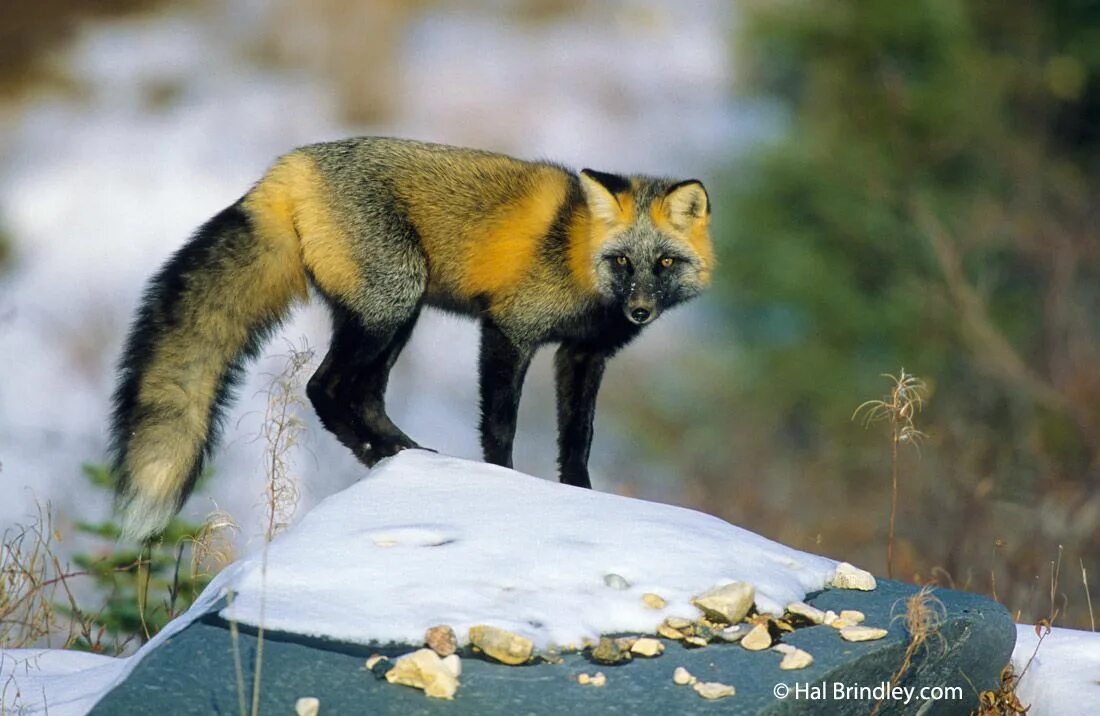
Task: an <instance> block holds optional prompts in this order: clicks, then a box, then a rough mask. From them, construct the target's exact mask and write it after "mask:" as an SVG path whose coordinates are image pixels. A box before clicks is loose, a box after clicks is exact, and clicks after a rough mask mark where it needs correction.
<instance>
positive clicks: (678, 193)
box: [664, 179, 710, 231]
mask: <svg viewBox="0 0 1100 716" xmlns="http://www.w3.org/2000/svg"><path fill="white" fill-rule="evenodd" d="M664 204H665V211H667V212H668V219H669V221H670V222H672V225H673V226H675V227H676V228H677V229H680V230H682V231H683V230H687V229H690V228H691V227H692V226H693V225H694V224H695V222H697V221H702V220H705V219H706V218H707V216H708V215H709V214H710V197H708V196H707V190H706V189H705V188H704V187H703V182H701V181H699V180H698V179H688V180H687V181H682V182H679V183H677V184H673V185H672V186H671V187H669V188H668V190H667V191H666V192H665V201H664Z"/></svg>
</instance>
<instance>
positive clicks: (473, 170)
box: [302, 138, 576, 302]
mask: <svg viewBox="0 0 1100 716" xmlns="http://www.w3.org/2000/svg"><path fill="white" fill-rule="evenodd" d="M302 152H303V153H304V154H305V155H306V156H309V157H310V158H311V159H312V160H313V161H314V162H316V165H317V167H318V169H319V174H320V177H321V180H322V181H324V182H325V184H327V187H326V192H325V193H326V194H329V195H330V196H332V197H335V198H336V201H335V203H338V204H340V205H341V206H342V208H341V209H340V213H341V214H344V215H345V220H347V222H348V223H349V225H351V226H357V225H361V226H362V228H363V229H364V230H367V229H368V227H367V226H366V225H367V224H369V223H370V222H371V220H372V215H375V214H376V213H377V212H388V211H399V212H401V213H403V215H404V216H405V217H407V220H408V221H409V223H410V224H411V226H412V227H413V228H414V229H415V232H416V235H417V237H418V239H419V241H420V242H421V244H422V246H423V249H424V252H425V253H426V255H427V257H428V265H429V272H430V275H429V294H430V295H431V294H435V295H446V296H449V297H450V298H453V299H454V300H456V301H459V302H462V301H469V300H473V299H474V298H476V297H492V296H501V295H506V294H508V293H509V292H511V291H514V290H516V289H517V288H518V286H519V285H520V284H521V283H522V282H523V281H524V279H525V278H527V277H529V275H530V272H531V270H532V269H533V267H534V265H535V263H536V259H537V255H538V252H539V249H540V244H541V242H542V240H543V239H544V238H545V237H546V236H547V235H548V234H549V233H550V230H551V227H552V226H553V225H554V223H555V221H559V220H561V218H562V214H563V208H564V207H566V205H567V203H568V201H569V200H570V198H573V197H574V195H575V194H576V189H575V184H576V180H575V178H574V176H573V175H572V174H571V173H570V172H569V171H567V170H566V169H564V168H562V167H560V166H558V165H555V164H550V163H545V162H531V161H522V160H519V159H514V158H512V157H508V156H505V155H502V154H495V153H492V152H485V151H479V150H473V149H461V148H457V147H449V146H445V145H439V144H428V143H423V142H415V141H409V140H399V139H387V138H357V139H350V140H345V141H340V142H333V143H327V144H319V145H313V146H310V147H306V148H304V149H303V150H302ZM334 208H335V207H334Z"/></svg>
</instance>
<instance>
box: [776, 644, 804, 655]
mask: <svg viewBox="0 0 1100 716" xmlns="http://www.w3.org/2000/svg"><path fill="white" fill-rule="evenodd" d="M797 648H798V647H796V646H793V645H791V644H784V643H783V642H779V643H778V644H776V645H775V646H773V647H772V651H777V652H779V653H780V654H790V653H791V652H793V651H795V650H797Z"/></svg>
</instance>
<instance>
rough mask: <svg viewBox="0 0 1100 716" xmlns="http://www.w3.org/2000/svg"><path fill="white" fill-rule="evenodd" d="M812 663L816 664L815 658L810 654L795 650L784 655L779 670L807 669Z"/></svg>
mask: <svg viewBox="0 0 1100 716" xmlns="http://www.w3.org/2000/svg"><path fill="white" fill-rule="evenodd" d="M812 663H814V658H813V657H812V656H810V653H809V652H806V651H802V650H801V649H794V650H792V651H789V652H787V653H786V654H784V655H783V661H781V662H779V668H780V669H786V670H788V671H789V670H792V669H805V668H806V667H807V666H809V665H810V664H812Z"/></svg>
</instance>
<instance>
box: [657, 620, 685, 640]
mask: <svg viewBox="0 0 1100 716" xmlns="http://www.w3.org/2000/svg"><path fill="white" fill-rule="evenodd" d="M657 634H658V635H659V636H663V637H664V638H666V639H677V640H679V639H683V638H684V635H683V633H682V632H679V631H677V630H676V629H673V628H672V627H670V626H669V625H668V624H662V625H660V626H659V627H657Z"/></svg>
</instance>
